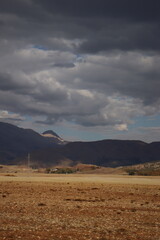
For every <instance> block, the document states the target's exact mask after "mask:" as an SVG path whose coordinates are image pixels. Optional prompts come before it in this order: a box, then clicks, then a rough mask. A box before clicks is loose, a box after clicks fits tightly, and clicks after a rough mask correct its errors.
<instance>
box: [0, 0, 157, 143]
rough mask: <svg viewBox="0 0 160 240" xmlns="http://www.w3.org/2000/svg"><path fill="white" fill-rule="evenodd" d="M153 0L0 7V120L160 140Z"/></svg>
mask: <svg viewBox="0 0 160 240" xmlns="http://www.w3.org/2000/svg"><path fill="white" fill-rule="evenodd" d="M159 12H160V1H159V0H152V1H151V0H134V1H132V0H131V1H128V0H67V1H66V0H23V1H22V0H5V1H0V121H3V122H9V123H12V124H15V125H17V126H19V127H24V128H32V129H34V130H36V131H38V132H40V133H41V132H43V131H45V130H48V129H50V130H53V131H55V132H56V133H57V134H59V135H60V136H61V137H63V138H64V139H65V140H70V141H75V140H76V141H79V140H80V141H95V140H101V139H135V140H137V139H138V140H142V141H146V142H152V141H160V14H159Z"/></svg>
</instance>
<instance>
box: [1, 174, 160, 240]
mask: <svg viewBox="0 0 160 240" xmlns="http://www.w3.org/2000/svg"><path fill="white" fill-rule="evenodd" d="M0 239H2V240H3V239H6V240H13V239H14V240H18V239H23V240H38V239H40V240H60V239H62V240H69V239H73V240H76V239H77V240H89V239H92V240H94V239H100V240H113V239H116V240H122V239H123V240H159V239H160V177H130V176H118V175H115V176H114V175H77V174H75V175H45V174H32V173H30V172H28V173H27V172H26V173H25V174H17V173H15V174H14V176H12V175H11V174H5V173H3V174H1V176H0Z"/></svg>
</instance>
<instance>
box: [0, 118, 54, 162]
mask: <svg viewBox="0 0 160 240" xmlns="http://www.w3.org/2000/svg"><path fill="white" fill-rule="evenodd" d="M56 146H57V144H55V143H54V142H53V141H51V140H50V139H47V138H44V137H43V136H41V135H40V134H38V133H37V132H35V131H33V130H31V129H23V128H19V127H17V126H14V125H12V124H9V123H4V122H0V164H12V163H15V159H16V158H17V157H20V156H25V155H26V154H28V152H32V151H34V150H40V149H45V148H50V147H53V148H54V147H56Z"/></svg>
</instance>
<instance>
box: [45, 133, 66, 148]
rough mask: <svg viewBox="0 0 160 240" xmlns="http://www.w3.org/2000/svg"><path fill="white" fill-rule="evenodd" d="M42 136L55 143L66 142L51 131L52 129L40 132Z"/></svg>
mask: <svg viewBox="0 0 160 240" xmlns="http://www.w3.org/2000/svg"><path fill="white" fill-rule="evenodd" d="M42 136H43V137H45V138H48V140H50V141H52V142H54V143H56V144H62V145H63V144H66V143H67V142H66V141H65V140H63V139H62V138H61V137H60V136H58V134H57V133H55V132H53V131H52V130H48V131H45V132H43V133H42Z"/></svg>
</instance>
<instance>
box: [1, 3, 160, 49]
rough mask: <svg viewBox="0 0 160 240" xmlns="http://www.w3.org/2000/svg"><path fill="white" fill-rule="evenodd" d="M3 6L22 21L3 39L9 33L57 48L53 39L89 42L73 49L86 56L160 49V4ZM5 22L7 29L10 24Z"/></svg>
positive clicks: (39, 4) (9, 4) (5, 10)
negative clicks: (116, 50) (99, 53)
mask: <svg viewBox="0 0 160 240" xmlns="http://www.w3.org/2000/svg"><path fill="white" fill-rule="evenodd" d="M0 5H1V6H0V12H1V13H3V14H10V15H11V17H13V16H16V17H18V19H17V20H16V19H14V21H13V22H10V26H9V25H8V31H9V32H7V30H6V29H3V31H1V34H2V36H3V32H5V34H6V35H7V34H8V35H9V36H11V35H12V36H11V37H14V35H15V37H16V36H17V37H19V38H23V37H27V38H29V39H28V40H31V38H32V42H35V43H38V41H39V43H40V42H41V43H43V44H45V45H46V46H49V47H53V48H54V45H52V44H51V43H50V42H49V39H48V38H49V37H54V36H57V37H66V38H68V39H72V38H80V39H84V40H85V41H84V42H83V43H82V45H80V46H79V47H77V46H74V44H73V45H72V47H73V48H75V50H76V51H78V50H80V51H82V52H84V53H85V52H99V51H105V50H111V49H120V50H123V51H125V50H157V49H158V50H159V48H160V47H159V41H158V39H159V37H160V33H159V28H160V14H159V12H160V2H159V1H158V0H157V1H156V0H155V1H145V0H141V1H128V0H121V1H117V0H112V1H111V0H101V1H98V0H97V1H91V0H87V1H84V0H82V1H79V0H77V1H76V0H69V1H65V0H63V1H62V0H54V1H49V0H45V1H43V0H32V1H31V0H25V1H20V0H15V1H9V0H7V1H2V2H1V4H0ZM7 17H9V16H6V18H7ZM3 21H4V23H5V26H6V27H7V20H6V21H5V20H3ZM14 24H15V26H14ZM11 26H12V27H11ZM19 31H20V32H19ZM44 36H45V37H44Z"/></svg>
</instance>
